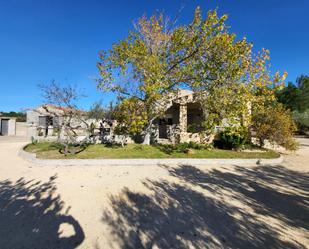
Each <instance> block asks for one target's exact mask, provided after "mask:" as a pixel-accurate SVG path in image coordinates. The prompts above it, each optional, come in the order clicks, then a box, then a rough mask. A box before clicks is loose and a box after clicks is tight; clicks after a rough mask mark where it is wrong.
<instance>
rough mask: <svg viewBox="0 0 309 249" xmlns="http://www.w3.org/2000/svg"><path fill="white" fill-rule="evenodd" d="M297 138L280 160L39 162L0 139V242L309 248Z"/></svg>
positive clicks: (308, 162)
mask: <svg viewBox="0 0 309 249" xmlns="http://www.w3.org/2000/svg"><path fill="white" fill-rule="evenodd" d="M299 141H300V144H301V149H300V150H299V151H298V152H297V153H296V154H291V155H286V157H285V161H284V163H282V165H277V166H258V167H257V166H255V165H252V166H250V167H248V166H246V167H244V166H237V165H230V166H227V165H225V166H219V165H218V166H213V165H212V166H209V165H205V166H200V167H193V166H191V165H181V166H178V167H172V166H170V165H160V166H138V167H130V166H117V167H112V166H104V167H99V166H90V167H82V166H74V167H57V166H48V167H39V166H35V165H31V163H29V162H26V161H24V160H23V159H21V158H19V157H18V155H17V154H18V150H19V148H20V147H21V146H22V145H24V144H25V143H26V142H25V139H24V138H21V137H19V138H14V137H0V248H1V249H6V248H10V249H18V248H29V249H30V248H31V249H36V248H37V249H42V248H53V249H55V248H97V249H99V248H177V249H181V248H244V249H245V248H278V249H279V248H309V247H308V246H309V207H308V206H309V139H305V138H302V139H299ZM306 246H307V247H306Z"/></svg>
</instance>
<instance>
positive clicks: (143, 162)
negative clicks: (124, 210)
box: [18, 148, 283, 166]
mask: <svg viewBox="0 0 309 249" xmlns="http://www.w3.org/2000/svg"><path fill="white" fill-rule="evenodd" d="M18 155H19V156H20V157H21V158H23V159H24V160H26V161H28V162H31V163H33V164H36V165H39V166H155V165H160V164H169V165H185V164H190V165H192V166H203V165H227V164H229V165H231V164H234V165H250V164H251V165H252V164H258V165H266V164H267V165H270V164H279V163H282V161H283V156H282V155H280V157H278V158H273V159H261V158H256V159H255V158H254V159H234V158H231V159H220V158H214V159H210V158H167V159H161V158H160V159H38V158H36V154H35V153H30V152H26V151H24V149H23V148H21V149H20V151H19V153H18Z"/></svg>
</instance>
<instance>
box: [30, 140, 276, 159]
mask: <svg viewBox="0 0 309 249" xmlns="http://www.w3.org/2000/svg"><path fill="white" fill-rule="evenodd" d="M24 149H25V151H28V152H32V153H36V155H37V158H41V159H124V158H244V159H245V158H248V159H249V158H277V157H279V154H278V153H277V152H275V151H272V150H265V151H261V152H244V151H232V150H221V149H212V150H207V149H191V150H190V153H184V152H180V151H171V152H170V153H166V152H164V151H162V150H160V148H159V147H158V146H153V145H141V144H129V145H127V146H125V147H108V146H105V145H103V144H95V145H89V146H88V147H87V148H85V150H83V151H82V152H80V153H79V154H76V155H68V156H64V155H63V154H62V153H60V152H59V146H58V145H57V143H50V142H42V143H37V144H29V145H27V146H26V147H25V148H24Z"/></svg>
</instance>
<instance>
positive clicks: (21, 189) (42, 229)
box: [0, 176, 84, 249]
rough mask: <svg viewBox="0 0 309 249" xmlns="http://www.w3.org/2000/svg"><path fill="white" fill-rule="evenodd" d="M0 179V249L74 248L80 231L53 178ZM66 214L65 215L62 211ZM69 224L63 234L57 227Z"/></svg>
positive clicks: (82, 235)
mask: <svg viewBox="0 0 309 249" xmlns="http://www.w3.org/2000/svg"><path fill="white" fill-rule="evenodd" d="M55 179H56V176H54V177H51V178H50V179H49V181H48V182H46V183H41V182H34V181H26V180H25V179H23V178H20V179H19V180H18V181H17V182H15V183H13V182H11V181H8V180H6V181H1V182H0V248H2V249H6V248H8V249H18V248H31V249H41V248H47V249H49V248H50V249H51V248H53V249H54V248H60V249H62V248H63V249H64V248H66V249H72V248H76V247H77V246H78V245H79V244H81V242H82V241H83V240H84V232H83V230H82V228H81V226H80V225H79V223H78V222H77V220H75V219H74V218H73V217H72V216H70V215H67V213H68V211H69V210H68V209H67V210H66V212H65V211H64V210H63V209H64V203H63V202H62V201H61V199H60V196H59V195H56V193H55V191H56V188H55V184H54V181H55ZM63 213H66V214H63ZM63 225H64V226H66V227H71V228H70V229H71V230H72V233H73V234H69V236H65V235H64V234H62V233H61V230H62V228H61V226H63Z"/></svg>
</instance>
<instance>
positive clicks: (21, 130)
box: [16, 122, 28, 136]
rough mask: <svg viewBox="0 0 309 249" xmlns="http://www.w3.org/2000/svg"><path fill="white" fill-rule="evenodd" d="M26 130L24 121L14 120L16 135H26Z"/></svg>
mask: <svg viewBox="0 0 309 249" xmlns="http://www.w3.org/2000/svg"><path fill="white" fill-rule="evenodd" d="M27 130H28V126H27V123H26V122H16V136H27Z"/></svg>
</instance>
